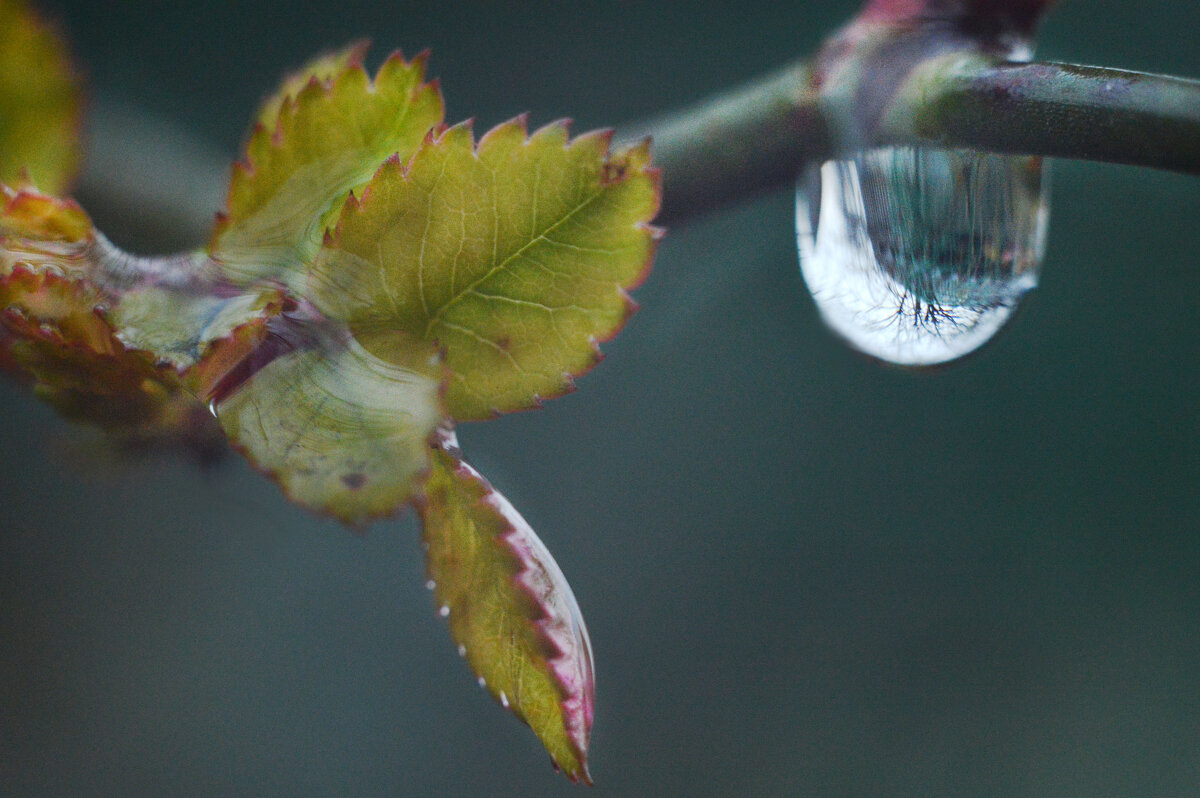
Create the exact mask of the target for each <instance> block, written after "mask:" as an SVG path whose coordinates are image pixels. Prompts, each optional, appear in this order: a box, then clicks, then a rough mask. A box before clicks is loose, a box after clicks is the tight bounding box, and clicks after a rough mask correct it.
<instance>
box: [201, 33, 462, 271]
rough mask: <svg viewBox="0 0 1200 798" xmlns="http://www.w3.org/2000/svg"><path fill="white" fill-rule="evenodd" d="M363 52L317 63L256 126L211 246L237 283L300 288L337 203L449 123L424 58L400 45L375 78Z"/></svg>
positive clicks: (236, 170) (287, 87) (237, 167)
mask: <svg viewBox="0 0 1200 798" xmlns="http://www.w3.org/2000/svg"><path fill="white" fill-rule="evenodd" d="M358 55H361V54H360V53H357V51H355V50H354V49H353V48H351V50H349V51H347V54H346V55H345V61H346V65H345V66H344V68H342V69H341V70H340V71H339V72H337V73H336V74H332V75H330V74H329V72H330V67H332V66H334V63H333V62H336V61H337V60H338V59H337V58H334V59H332V61H331V62H319V63H318V64H317V65H316V66H312V67H310V71H309V73H308V74H309V78H310V79H309V80H308V81H307V82H306V83H305V84H304V85H303V87H302V88H300V89H299V91H298V93H297V94H296V95H295V96H294V97H292V96H291V95H290V92H291V91H292V90H294V88H295V87H294V85H293V83H291V82H288V83H285V86H284V88H283V89H282V90H281V93H280V95H279V98H278V102H279V110H278V113H277V117H276V120H275V122H274V124H261V123H260V124H258V125H256V127H255V129H254V131H253V133H252V134H251V136H250V140H249V142H248V143H247V145H246V155H245V160H244V162H242V163H239V164H237V165H235V166H234V169H233V177H232V180H231V183H230V187H229V201H228V205H227V209H226V211H225V212H224V213H223V214H222V215H221V217H220V219H219V220H218V223H217V227H216V229H215V230H214V232H213V237H212V240H211V242H210V244H209V250H210V252H211V253H212V254H213V256H214V257H215V258H217V259H218V260H219V261H220V262H221V263H222V264H223V266H224V270H225V274H226V276H227V277H229V278H230V279H231V280H233V281H234V282H235V283H238V284H247V283H251V282H254V281H261V280H275V281H279V282H282V283H283V284H284V285H286V286H288V287H289V288H293V289H294V288H295V285H296V283H297V280H298V278H299V275H300V274H301V273H302V272H301V270H302V268H303V266H304V265H305V264H306V263H307V261H308V260H309V259H310V258H311V256H312V254H313V253H314V252H315V251H316V249H317V248H318V247H319V246H320V243H321V238H322V236H323V235H324V234H325V228H326V225H327V224H328V223H329V220H328V219H327V218H326V217H327V215H328V214H329V212H330V209H331V208H337V207H340V203H341V202H342V201H343V200H344V198H345V196H346V194H347V192H349V191H350V190H351V189H352V188H355V187H356V186H359V185H361V184H363V183H365V182H367V181H368V180H369V179H370V178H371V175H372V174H374V173H375V170H376V169H377V168H378V167H379V164H380V163H382V162H383V161H384V160H385V159H387V158H388V157H390V156H392V155H397V154H398V155H399V157H401V158H405V159H406V158H408V157H409V156H410V155H411V154H412V152H413V151H414V150H415V149H416V148H417V146H418V145H419V144H420V143H421V141H422V140H423V139H424V137H425V134H426V133H427V132H428V131H429V130H430V128H432V127H433V126H435V125H437V124H439V123H440V122H441V121H442V113H443V110H442V98H441V93H440V92H439V90H438V88H437V86H436V85H433V84H426V83H424V82H422V81H423V77H424V72H425V58H424V57H423V56H418V57H417V58H416V59H414V60H413V61H412V62H411V63H409V62H406V61H405V60H404V58H403V57H402V56H401V55H400V54H399V53H396V54H394V55H392V56H391V57H390V58H388V60H387V61H386V62H385V63H384V64H383V66H382V67H381V68H380V69H379V72H378V74H377V75H376V76H375V79H374V80H372V79H371V78H369V77H368V76H367V73H366V72H365V71H363V68H362V67H361V66H360V65H359V64H358V63H357V56H358ZM275 102H276V100H271V101H268V104H267V108H266V109H265V110H264V111H263V113H264V114H269V113H270V110H271V107H272V105H273V103H275Z"/></svg>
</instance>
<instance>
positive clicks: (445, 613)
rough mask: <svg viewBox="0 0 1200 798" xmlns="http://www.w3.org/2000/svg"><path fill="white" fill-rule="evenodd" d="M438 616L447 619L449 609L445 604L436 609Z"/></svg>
mask: <svg viewBox="0 0 1200 798" xmlns="http://www.w3.org/2000/svg"><path fill="white" fill-rule="evenodd" d="M438 615H440V616H442V617H443V618H449V617H450V607H448V606H447V605H445V604H443V605H442V606H440V607H438Z"/></svg>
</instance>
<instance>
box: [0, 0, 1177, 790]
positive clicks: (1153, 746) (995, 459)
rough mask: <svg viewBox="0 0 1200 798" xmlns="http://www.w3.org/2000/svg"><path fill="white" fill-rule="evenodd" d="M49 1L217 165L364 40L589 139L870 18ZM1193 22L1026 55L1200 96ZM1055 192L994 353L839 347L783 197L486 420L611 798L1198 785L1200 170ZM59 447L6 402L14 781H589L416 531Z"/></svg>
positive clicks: (1061, 20) (2, 649)
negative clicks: (921, 354) (571, 643)
mask: <svg viewBox="0 0 1200 798" xmlns="http://www.w3.org/2000/svg"><path fill="white" fill-rule="evenodd" d="M42 5H43V7H45V8H46V9H47V10H48V11H49V12H50V14H51V15H52V16H53V17H54V18H56V19H57V20H58V21H59V23H60V24H61V26H62V28H63V29H64V30H65V31H66V32H67V34H68V35H69V37H70V39H71V40H72V43H73V46H74V48H75V50H76V52H77V53H78V56H79V60H80V61H81V63H82V64H83V65H84V66H85V68H86V71H87V74H88V78H89V81H90V84H91V87H92V89H93V91H94V92H96V93H97V94H99V95H102V96H104V97H107V98H110V99H114V100H118V101H124V102H126V103H130V104H134V105H137V106H139V107H141V108H144V109H146V110H148V111H151V112H154V113H157V114H160V115H162V116H164V117H167V118H170V119H173V120H175V121H177V122H178V123H179V124H181V125H183V126H185V127H187V128H190V129H191V130H193V131H195V132H196V133H198V134H199V135H202V136H204V137H206V138H208V139H210V140H211V141H213V142H215V144H216V146H217V147H218V148H221V149H223V150H225V151H226V152H227V153H228V155H229V156H230V157H232V156H233V154H234V153H235V151H236V147H237V144H238V142H239V140H240V138H241V136H242V134H243V130H244V126H245V123H246V121H247V120H248V119H249V118H250V115H251V113H252V111H253V109H254V108H255V106H256V103H257V102H258V100H259V99H260V98H261V97H262V96H263V95H264V94H265V93H266V92H267V91H269V90H270V89H271V88H272V87H273V86H274V84H275V83H276V81H277V80H278V79H279V77H280V76H281V75H282V74H283V73H284V72H285V71H287V70H288V69H290V68H292V67H295V66H297V65H299V64H300V63H302V62H303V61H304V60H306V59H307V58H308V57H309V56H310V55H312V54H314V53H316V52H317V51H320V50H322V49H325V48H329V47H332V46H337V45H340V44H343V43H345V42H348V41H350V40H352V39H355V38H358V37H361V36H364V35H365V36H370V37H371V38H372V39H373V40H374V41H375V42H376V48H375V52H374V60H373V63H378V61H379V60H380V59H381V58H382V56H383V54H384V53H386V52H387V51H389V50H391V49H393V48H396V47H401V48H403V49H404V50H405V52H406V53H409V54H412V53H415V52H417V51H418V50H421V49H423V48H426V47H429V48H432V50H433V58H432V61H431V68H430V69H431V74H433V75H437V76H440V77H441V78H442V83H443V88H444V90H445V93H446V98H447V101H448V106H449V117H450V119H452V120H457V119H461V118H464V117H468V116H473V117H475V118H476V119H477V120H478V121H477V129H478V130H480V131H482V130H483V129H485V128H486V127H488V126H490V125H492V124H495V123H497V122H499V121H502V120H504V119H506V118H508V117H510V116H513V115H515V114H516V113H519V112H522V111H529V112H531V114H532V121H533V122H534V123H535V124H540V123H544V122H547V121H550V120H552V119H555V118H558V117H562V116H571V117H573V118H574V119H575V120H576V130H577V131H583V130H586V129H590V128H593V127H598V126H605V125H612V124H620V123H622V122H629V121H631V120H634V119H638V118H641V117H645V116H648V115H652V114H655V113H658V112H661V111H665V110H668V109H670V108H673V107H676V106H678V105H681V104H684V103H687V102H690V101H692V100H695V99H698V98H700V97H702V96H704V95H706V94H708V93H711V92H713V91H716V90H720V89H723V88H726V87H729V86H732V85H734V84H736V83H738V82H740V81H742V80H745V79H748V78H751V77H753V76H755V75H758V74H760V73H762V72H764V71H766V70H768V69H771V68H773V67H775V66H778V65H781V64H783V63H784V62H786V61H787V60H789V59H791V58H792V57H794V56H796V55H799V54H802V53H805V52H809V51H811V50H812V49H814V48H815V47H816V46H817V44H818V43H819V41H820V39H821V38H822V36H823V35H824V33H826V32H828V31H829V30H831V29H832V28H833V27H834V26H835V25H837V24H839V23H840V22H841V21H842V20H844V19H845V18H847V17H848V16H849V15H850V14H851V13H852V12H853V11H854V9H855V7H856V3H853V2H847V1H843V2H826V3H791V4H786V3H746V2H738V3H717V2H705V3H683V2H681V3H657V4H650V3H633V2H619V1H618V0H610V1H609V2H584V3H550V2H528V3H521V4H519V5H508V6H506V5H504V4H499V3H433V2H422V3H417V2H414V3H402V2H395V3H385V2H371V3H368V2H354V1H351V0H341V1H340V2H336V3H334V2H323V1H322V2H317V1H314V2H308V3H304V4H296V3H285V2H265V1H262V0H259V1H257V2H243V3H229V4H220V3H202V2H180V3H169V4H168V3H152V2H145V1H141V0H139V1H138V2H124V3H96V2H92V1H91V0H88V1H87V2H68V1H67V0H56V1H55V2H45V3H44V4H42ZM1197 30H1200V4H1197V3H1196V2H1195V0H1147V2H1144V3H1128V2H1116V0H1107V1H1101V0H1096V1H1095V2H1084V0H1074V2H1072V1H1071V0H1064V1H1063V2H1062V3H1061V5H1060V7H1059V8H1058V9H1057V10H1056V12H1055V13H1054V14H1053V15H1052V16H1051V18H1050V19H1049V20H1048V23H1047V25H1046V26H1045V28H1044V31H1043V36H1042V39H1041V44H1040V47H1039V55H1040V56H1041V57H1043V58H1050V59H1059V60H1070V61H1075V62H1083V63H1097V64H1106V65H1110V66H1120V67H1127V68H1135V69H1145V70H1151V71H1161V72H1170V73H1175V74H1182V75H1191V76H1200V47H1197V38H1196V31H1197ZM998 124H1002V122H998ZM137 158H138V153H137V152H130V153H128V159H129V162H130V164H131V165H132V164H135V163H136V161H137ZM668 179H669V177H668ZM1052 181H1053V195H1052V220H1051V232H1050V244H1049V252H1048V256H1047V262H1046V265H1045V269H1044V272H1043V279H1042V284H1041V287H1040V288H1039V289H1038V290H1037V291H1036V292H1034V294H1033V295H1031V297H1030V298H1029V299H1028V300H1027V302H1026V303H1025V306H1024V308H1023V309H1022V310H1021V312H1020V313H1019V314H1018V315H1017V318H1016V319H1015V320H1014V322H1013V323H1012V324H1011V325H1010V328H1009V330H1008V331H1007V332H1006V333H1005V334H1003V335H1001V336H1000V337H999V339H998V340H997V341H995V342H994V343H993V344H992V345H991V346H989V347H987V348H985V349H984V350H983V351H982V352H981V353H980V354H979V355H978V356H976V357H973V358H971V359H969V360H968V361H967V362H964V363H960V364H957V365H954V366H952V367H950V368H947V369H944V370H940V371H937V372H934V373H932V374H923V375H914V374H910V373H907V372H903V371H898V370H893V369H889V368H885V367H881V366H879V365H877V364H874V363H871V362H867V361H866V360H864V359H863V358H861V357H859V356H857V355H855V354H853V353H852V352H850V351H848V350H847V349H846V348H845V347H844V346H842V345H841V344H840V343H839V342H838V341H837V340H836V339H834V338H833V337H832V336H831V335H830V334H829V333H827V332H826V331H825V330H824V329H823V328H822V326H821V323H820V321H819V319H818V318H817V314H816V311H815V310H814V308H813V307H812V304H811V301H810V300H809V299H808V298H807V296H805V294H804V292H803V285H802V282H801V280H800V277H799V274H798V270H797V265H796V253H795V243H794V237H793V221H792V198H791V196H790V195H789V194H788V193H786V192H785V193H780V194H778V195H775V196H770V197H766V198H763V199H762V200H761V201H758V202H755V203H753V204H750V205H747V206H745V207H741V208H736V209H731V210H729V211H728V212H724V213H721V214H718V215H714V216H712V217H709V218H707V219H703V220H700V221H698V222H696V223H693V224H691V225H689V226H687V227H685V228H680V229H677V230H674V231H672V233H671V235H670V236H669V237H668V239H667V241H666V242H665V243H664V245H663V247H662V249H661V251H660V255H659V257H658V260H657V263H656V266H655V270H654V272H653V273H652V274H651V276H650V279H649V280H648V282H647V283H646V285H645V286H644V287H643V288H642V289H640V290H639V291H638V292H637V298H638V300H639V301H640V303H641V304H642V310H641V311H640V312H639V313H638V314H637V315H636V316H635V317H634V319H633V320H632V321H631V323H630V324H629V326H628V327H627V328H626V330H625V331H624V333H623V334H622V335H621V336H619V337H618V338H617V339H616V340H615V341H613V342H612V343H610V344H608V345H607V346H606V352H607V353H608V358H607V360H606V361H605V362H604V363H603V364H602V365H601V366H600V367H599V368H598V369H596V371H595V372H593V373H592V374H590V375H588V376H587V377H585V378H583V379H581V380H580V383H579V388H580V389H579V391H578V392H577V393H575V394H573V395H571V396H568V397H566V398H563V399H560V400H556V401H553V402H551V403H549V404H548V405H547V406H546V407H545V409H543V410H541V411H538V412H531V413H523V414H517V415H514V416H510V417H506V418H503V419H500V420H498V421H495V422H490V423H487V424H479V425H470V426H467V427H465V428H464V429H462V430H461V436H460V437H461V439H462V442H463V444H464V447H465V449H466V451H467V453H468V455H469V456H470V457H471V459H472V460H473V461H474V462H475V463H476V464H477V465H478V466H479V467H480V469H481V470H482V471H483V472H484V473H485V474H487V475H489V476H490V477H491V479H492V480H493V482H495V483H496V485H497V486H498V487H499V488H500V489H501V490H502V491H504V492H505V493H506V494H507V495H508V497H509V498H510V499H511V500H512V501H513V503H514V504H515V505H516V506H517V507H518V508H519V509H520V510H521V511H522V512H523V513H524V514H525V515H526V517H527V518H528V519H529V521H530V522H531V523H532V524H533V526H534V528H535V529H537V530H538V531H539V533H540V534H541V535H542V537H543V538H544V540H545V541H546V543H547V545H548V546H549V547H550V549H551V550H552V551H553V552H554V554H555V555H556V557H557V558H558V562H559V564H560V565H561V566H562V568H563V570H564V572H565V573H566V574H567V576H568V577H569V578H570V580H571V583H572V585H573V586H574V589H575V592H576V594H577V596H578V598H579V600H580V603H581V605H582V607H583V610H584V614H585V616H586V618H587V621H588V625H589V627H590V629H591V633H592V640H593V643H594V645H595V649H596V660H597V668H598V678H599V693H598V704H597V720H596V726H595V733H594V738H593V748H592V759H593V766H592V772H593V775H594V776H595V778H596V782H597V785H598V786H597V787H596V788H595V791H594V793H592V792H590V791H588V793H587V794H589V795H590V794H596V795H612V796H673V795H687V796H791V795H817V796H826V795H829V796H843V795H844V796H859V795H889V796H899V795H912V796H929V795H939V796H940V795H965V796H1031V795H1039V796H1040V795H1044V796H1075V795H1078V796H1105V795H1111V796H1130V795H1155V796H1175V795H1177V796H1194V795H1197V794H1200V578H1198V576H1200V528H1198V527H1200V522H1198V519H1200V413H1198V412H1197V411H1198V409H1200V403H1198V402H1197V389H1198V387H1200V378H1198V377H1197V363H1200V312H1198V310H1197V309H1198V307H1200V269H1198V268H1197V267H1198V266H1200V255H1198V254H1197V253H1198V252H1200V224H1198V222H1200V180H1197V179H1195V178H1185V177H1180V176H1176V175H1170V174H1164V173H1155V172H1150V171H1145V170H1138V169H1132V168H1123V167H1112V166H1105V165H1096V164H1083V163H1074V162H1055V163H1054V165H1053V178H1052ZM90 210H92V211H93V212H94V213H95V215H96V217H97V218H98V219H99V220H100V224H101V227H102V228H103V229H106V230H109V229H111V230H113V231H114V232H116V231H118V230H119V231H125V232H123V233H122V237H119V239H118V240H119V241H121V242H122V243H125V244H127V245H129V246H131V247H134V248H142V249H146V248H149V247H151V246H153V244H154V242H153V241H149V240H139V239H138V237H137V235H136V234H135V232H133V231H136V229H137V227H138V225H137V222H138V220H137V218H136V216H134V217H132V218H129V217H128V216H127V217H126V218H117V214H114V213H112V212H109V213H108V214H107V215H106V213H105V211H104V209H101V208H90ZM212 210H213V211H215V210H216V208H215V207H214V208H213V209H212ZM75 437H76V435H75V433H74V431H73V430H72V429H70V428H69V427H68V425H66V424H65V423H63V422H61V421H59V420H57V419H56V418H55V417H54V416H53V414H52V413H50V412H49V411H48V410H47V409H46V408H43V407H42V406H40V405H39V404H38V403H37V402H36V401H34V400H33V399H32V398H30V397H29V396H26V395H25V394H23V393H22V392H21V391H20V390H18V389H17V388H16V387H14V386H12V385H9V384H4V385H3V386H0V447H3V448H2V451H3V454H4V456H3V462H2V463H0V480H2V481H0V485H3V488H2V489H0V490H2V492H0V497H2V498H0V794H4V795H13V796H82V795H87V796H142V795H145V796H214V795H246V796H250V795H254V796H327V795H354V796H384V795H390V796H397V795H404V796H407V795H412V796H434V795H436V796H460V795H461V796H484V795H486V796H541V795H568V794H583V791H584V788H580V787H573V786H572V785H570V784H569V783H568V782H566V780H565V779H563V778H562V777H560V776H556V775H555V774H554V773H553V772H552V771H551V769H550V766H549V763H548V762H547V761H546V757H545V755H544V753H543V752H542V751H541V749H540V747H539V745H538V743H537V742H536V740H535V739H534V738H533V736H532V735H531V734H529V732H528V731H527V730H526V729H525V728H524V727H522V726H521V725H520V724H519V723H517V722H516V721H515V720H514V719H513V718H512V717H510V716H509V715H507V713H505V712H503V711H502V710H500V709H499V708H498V707H496V706H494V705H493V702H492V701H491V700H490V699H489V698H488V697H487V696H486V695H485V694H483V693H482V692H481V691H480V690H478V689H477V688H476V687H475V686H474V681H473V679H472V678H471V676H470V675H469V674H468V672H467V670H466V668H465V667H464V666H463V664H462V663H461V662H460V660H459V659H458V657H457V656H456V655H455V652H454V646H453V645H452V644H451V642H450V640H449V638H448V636H447V634H446V632H445V629H444V627H443V624H442V623H441V621H440V620H439V619H437V618H436V617H435V614H434V612H433V607H432V603H431V600H430V598H429V595H428V594H427V592H426V591H425V589H424V588H423V586H422V585H423V581H424V576H423V566H422V562H421V556H420V547H419V545H418V542H417V534H416V529H415V525H414V524H413V522H412V521H411V519H410V518H408V517H406V518H405V519H403V520H401V521H398V522H393V523H389V524H380V525H377V526H376V527H375V528H372V529H371V530H370V532H369V533H368V534H367V535H365V536H355V535H353V534H351V533H349V532H346V531H344V530H343V529H341V528H339V527H338V526H337V525H335V524H334V523H332V522H329V521H325V520H320V519H317V518H314V517H311V516H309V515H307V514H305V513H304V512H301V511H300V510H298V509H296V508H294V507H291V506H289V505H288V504H287V503H286V502H285V501H284V500H283V499H282V498H281V496H280V494H279V492H278V491H277V490H276V488H275V486H274V485H273V484H271V483H270V482H269V481H268V480H267V479H265V478H263V477H261V476H259V475H257V474H255V473H254V472H253V471H252V470H251V469H250V468H249V467H248V466H247V465H246V464H245V463H244V462H242V461H241V460H240V459H237V458H230V459H229V460H228V461H227V462H225V463H224V464H222V465H220V466H219V467H217V468H214V469H210V470H201V469H199V468H197V467H195V466H193V465H192V464H190V463H187V462H185V461H183V460H182V459H174V458H170V457H163V458H157V459H154V460H151V461H148V462H143V463H140V464H132V465H128V466H115V465H113V464H107V465H105V464H103V463H101V464H100V466H97V465H95V464H89V462H88V461H87V458H86V457H82V455H81V452H83V451H85V450H82V449H80V448H79V447H78V446H75V445H72V444H71V443H70V441H71V440H73V439H75Z"/></svg>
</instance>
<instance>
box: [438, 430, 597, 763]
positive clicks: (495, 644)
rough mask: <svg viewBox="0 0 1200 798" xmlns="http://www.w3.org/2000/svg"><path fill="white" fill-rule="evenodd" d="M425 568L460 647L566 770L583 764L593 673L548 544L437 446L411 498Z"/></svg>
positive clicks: (449, 441) (583, 631) (451, 448)
mask: <svg viewBox="0 0 1200 798" xmlns="http://www.w3.org/2000/svg"><path fill="white" fill-rule="evenodd" d="M418 507H419V510H420V513H421V520H422V522H423V533H422V534H423V538H424V541H425V545H426V549H427V557H428V560H427V570H428V575H429V579H430V582H431V584H432V587H433V591H434V597H435V599H436V600H437V602H438V607H439V609H440V613H441V614H442V615H443V616H444V617H445V618H446V619H447V622H448V623H449V625H450V634H451V636H452V637H453V638H454V641H455V643H457V644H458V647H459V648H458V650H459V653H460V654H462V655H463V657H465V658H466V660H467V664H468V665H470V666H471V669H472V670H473V671H474V672H475V673H476V674H477V675H478V677H479V681H480V684H481V685H484V686H486V687H487V689H488V690H490V691H491V693H492V695H493V696H495V697H496V700H497V701H499V702H500V703H501V705H503V706H505V707H507V708H508V709H510V710H512V712H513V713H514V714H515V715H516V716H517V717H518V718H520V719H521V720H523V721H524V722H525V723H527V724H529V726H530V728H532V729H533V731H534V733H535V734H537V736H538V737H539V738H540V739H541V741H542V744H543V745H545V747H546V750H547V751H548V752H549V754H550V757H551V758H552V759H553V760H554V763H555V765H556V766H557V767H560V768H562V769H563V771H565V772H566V774H567V775H568V776H569V777H570V778H571V779H572V780H576V781H577V780H579V779H583V780H584V781H586V782H588V783H591V777H590V776H589V774H588V768H587V751H588V741H589V737H590V734H591V728H592V712H593V705H594V697H595V677H594V673H593V669H592V649H591V643H590V641H589V640H588V633H587V628H586V627H585V626H584V623H583V617H582V615H581V614H580V612H579V606H578V605H577V604H576V602H575V596H574V595H573V594H572V593H571V588H570V586H569V585H568V584H567V580H566V578H565V577H564V576H563V575H562V571H560V570H559V568H558V565H557V564H556V563H555V562H554V558H553V557H551V556H550V552H549V551H547V550H546V547H545V546H544V545H543V544H542V542H541V540H539V539H538V537H537V535H536V534H534V531H533V530H532V529H531V528H530V526H529V524H528V523H527V522H526V521H525V519H524V518H522V517H521V516H520V514H518V513H517V511H516V510H514V509H513V507H512V505H511V504H509V503H508V501H507V500H506V499H505V498H504V497H503V496H501V495H500V494H499V493H497V492H496V490H495V489H494V488H493V487H492V486H491V485H490V484H489V483H488V482H487V480H485V479H484V478H483V477H482V476H480V475H479V473H478V472H477V471H475V469H473V468H471V466H469V465H467V464H466V463H464V462H463V461H462V460H461V459H460V458H459V455H458V452H457V446H456V444H455V442H454V440H453V437H452V436H446V437H444V438H443V440H442V443H441V445H440V447H439V448H438V449H437V450H436V451H434V453H433V458H432V470H431V472H430V475H429V478H428V479H427V480H426V482H425V484H424V486H423V488H422V498H421V500H420V502H419V503H418Z"/></svg>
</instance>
